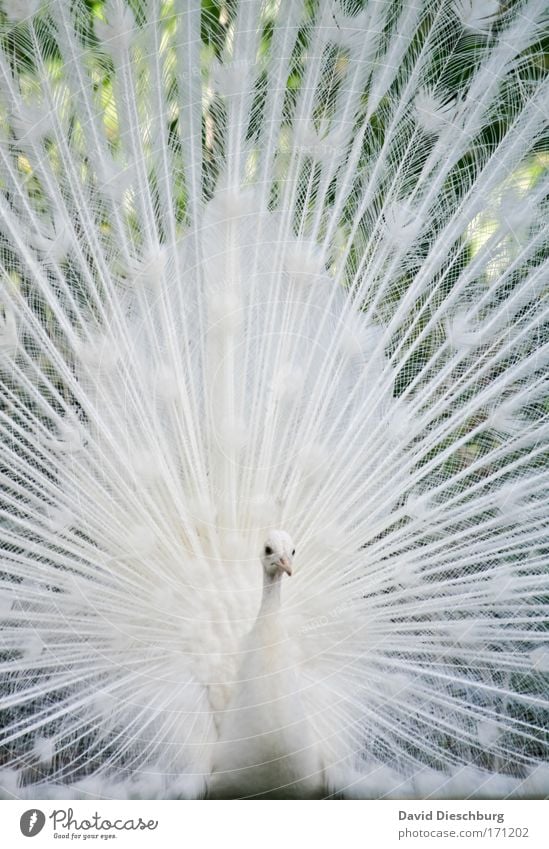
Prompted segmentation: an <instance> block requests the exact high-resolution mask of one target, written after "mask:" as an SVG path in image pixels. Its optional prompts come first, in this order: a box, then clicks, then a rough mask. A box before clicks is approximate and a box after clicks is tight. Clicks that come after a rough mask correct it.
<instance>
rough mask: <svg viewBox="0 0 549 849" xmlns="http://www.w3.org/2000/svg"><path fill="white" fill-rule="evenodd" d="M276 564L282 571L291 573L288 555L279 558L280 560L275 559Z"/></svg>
mask: <svg viewBox="0 0 549 849" xmlns="http://www.w3.org/2000/svg"><path fill="white" fill-rule="evenodd" d="M276 565H277V566H278V568H279V569H282V571H283V572H286V574H287V575H291V574H292V563H291V561H290V559H289V558H288V557H286V556H285V555H284V556H282V557H281V558H280V560H277V561H276Z"/></svg>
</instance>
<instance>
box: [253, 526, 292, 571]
mask: <svg viewBox="0 0 549 849" xmlns="http://www.w3.org/2000/svg"><path fill="white" fill-rule="evenodd" d="M294 554H295V548H294V544H293V542H292V539H291V537H290V535H289V534H287V533H286V531H270V532H269V536H268V537H267V539H266V540H265V542H264V543H263V548H262V549H261V562H262V564H263V568H264V569H265V572H266V574H267V575H268V576H269V577H271V578H274V577H275V576H276V575H277V574H280V573H282V572H286V574H287V575H291V574H292V563H293V559H294Z"/></svg>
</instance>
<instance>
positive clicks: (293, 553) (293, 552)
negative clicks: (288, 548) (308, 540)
mask: <svg viewBox="0 0 549 849" xmlns="http://www.w3.org/2000/svg"><path fill="white" fill-rule="evenodd" d="M294 555H295V548H294V550H293V551H292V557H293V556H294Z"/></svg>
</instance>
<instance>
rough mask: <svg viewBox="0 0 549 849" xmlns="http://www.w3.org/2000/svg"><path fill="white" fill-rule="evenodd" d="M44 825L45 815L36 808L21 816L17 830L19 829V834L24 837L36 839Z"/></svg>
mask: <svg viewBox="0 0 549 849" xmlns="http://www.w3.org/2000/svg"><path fill="white" fill-rule="evenodd" d="M45 823H46V816H45V814H43V813H42V811H39V810H38V808H31V809H30V810H28V811H25V813H24V814H22V815H21V819H20V820H19V828H20V829H21V834H24V835H25V837H36V835H37V834H40V832H41V831H42V829H43V828H44V825H45Z"/></svg>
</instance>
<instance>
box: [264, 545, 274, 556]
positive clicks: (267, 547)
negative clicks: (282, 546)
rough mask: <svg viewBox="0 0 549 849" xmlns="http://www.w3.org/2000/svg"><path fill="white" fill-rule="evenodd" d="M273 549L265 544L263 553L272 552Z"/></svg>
mask: <svg viewBox="0 0 549 849" xmlns="http://www.w3.org/2000/svg"><path fill="white" fill-rule="evenodd" d="M272 553H273V550H272V548H271V546H270V545H266V546H265V554H272Z"/></svg>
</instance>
